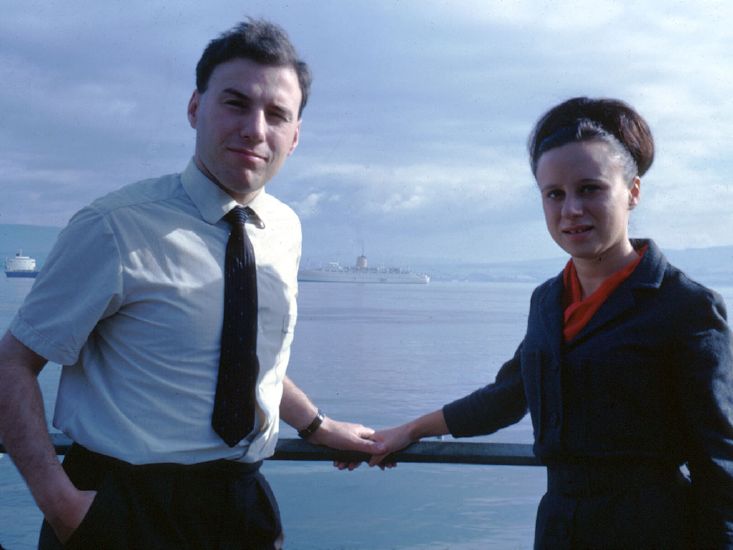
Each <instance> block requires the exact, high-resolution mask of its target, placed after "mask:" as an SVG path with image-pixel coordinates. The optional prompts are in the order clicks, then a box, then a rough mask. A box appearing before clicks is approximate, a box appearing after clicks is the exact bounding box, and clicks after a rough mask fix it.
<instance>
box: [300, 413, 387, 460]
mask: <svg viewBox="0 0 733 550" xmlns="http://www.w3.org/2000/svg"><path fill="white" fill-rule="evenodd" d="M308 442H309V443H313V444H314V445H324V446H326V447H331V448H332V449H339V450H341V451H356V452H359V453H366V454H370V455H374V454H381V453H384V452H385V447H384V445H383V444H382V443H381V442H380V441H377V440H376V439H374V430H373V429H371V428H367V427H366V426H362V425H361V424H352V423H351V422H340V421H338V420H333V419H332V418H328V417H327V416H326V417H325V418H324V419H323V423H322V424H321V425H320V427H319V428H318V429H317V430H316V431H315V432H314V433H313V435H311V436H310V437H309V438H308Z"/></svg>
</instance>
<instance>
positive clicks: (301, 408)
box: [280, 376, 318, 430]
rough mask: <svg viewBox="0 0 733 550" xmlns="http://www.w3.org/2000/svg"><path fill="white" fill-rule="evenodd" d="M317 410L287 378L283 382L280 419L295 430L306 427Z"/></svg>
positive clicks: (303, 393)
mask: <svg viewBox="0 0 733 550" xmlns="http://www.w3.org/2000/svg"><path fill="white" fill-rule="evenodd" d="M317 411H318V408H317V407H316V406H315V405H314V404H313V402H312V401H311V400H310V399H309V398H308V396H307V395H306V394H305V392H303V390H301V389H300V388H299V387H298V386H296V385H295V383H294V382H293V381H292V380H291V379H290V378H289V377H287V376H286V377H285V380H283V397H282V401H281V402H280V417H281V418H282V419H283V421H285V422H287V423H288V424H290V425H291V426H292V427H293V428H295V429H296V430H301V429H303V428H305V427H306V426H308V425H309V424H310V423H311V422H312V421H313V418H315V416H316V412H317Z"/></svg>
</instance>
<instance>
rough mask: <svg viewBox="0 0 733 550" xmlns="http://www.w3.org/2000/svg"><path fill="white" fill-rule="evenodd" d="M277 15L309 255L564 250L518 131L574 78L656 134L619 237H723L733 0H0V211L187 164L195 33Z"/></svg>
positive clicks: (197, 44)
mask: <svg viewBox="0 0 733 550" xmlns="http://www.w3.org/2000/svg"><path fill="white" fill-rule="evenodd" d="M247 16H254V17H264V18H267V19H270V20H272V21H274V22H276V23H278V24H280V25H281V26H283V27H284V28H285V29H286V31H287V32H288V33H289V35H290V37H291V39H292V41H293V43H294V44H295V46H296V48H297V49H298V50H299V52H300V54H301V56H302V57H303V58H304V59H305V60H306V61H307V62H308V63H309V65H310V66H311V69H312V71H313V73H314V83H313V88H312V96H311V99H310V101H309V104H308V106H307V107H306V110H305V112H304V114H303V122H302V129H301V136H300V144H299V146H298V148H297V150H296V151H295V153H294V154H293V156H292V157H291V158H290V159H289V160H288V162H287V163H286V165H285V167H284V168H283V170H282V171H281V172H280V173H279V174H278V175H277V176H276V177H275V178H274V179H273V180H272V181H271V182H269V183H268V187H267V189H268V192H270V193H271V194H273V195H275V196H276V197H278V198H280V199H281V200H283V201H285V202H286V203H287V204H289V205H290V206H291V207H292V208H294V209H295V211H296V212H297V213H298V214H299V215H300V218H301V220H302V223H303V237H304V244H303V262H304V264H306V265H310V264H317V263H319V262H323V261H328V260H339V261H346V262H351V261H353V259H354V258H355V257H356V256H357V255H358V254H360V253H361V252H362V251H363V252H365V253H366V254H367V256H368V257H369V258H370V260H371V261H372V264H375V263H390V262H391V263H392V264H394V263H397V264H400V263H401V264H409V263H410V262H419V261H423V260H436V261H445V262H495V261H506V260H513V259H520V260H521V259H534V258H547V257H556V256H562V255H563V253H562V251H561V250H560V249H558V248H557V246H556V245H555V244H554V243H553V242H552V240H551V239H550V237H549V236H548V234H547V230H546V228H545V224H544V219H543V216H542V209H541V204H540V196H539V192H538V191H537V188H536V184H535V182H534V179H533V177H532V173H531V171H530V169H529V164H528V162H527V154H526V139H527V135H528V134H529V132H530V130H531V128H532V125H533V124H534V122H535V121H536V120H537V119H538V118H539V116H540V115H541V114H542V113H544V112H545V111H547V110H548V109H549V108H551V107H552V106H554V105H556V104H557V103H559V102H561V101H563V100H565V99H567V98H569V97H574V96H578V95H587V96H591V97H615V98H619V99H623V100H625V101H627V102H628V103H630V104H631V105H633V106H634V107H635V108H636V109H637V110H638V111H639V112H640V113H641V114H642V115H643V116H644V117H645V118H646V119H647V121H648V122H649V125H650V126H651V128H652V131H653V133H654V135H655V139H656V146H657V154H656V159H655V162H654V165H653V166H652V168H651V170H650V171H649V173H648V174H647V175H646V176H645V177H644V178H643V180H642V196H641V203H640V205H639V207H638V208H637V209H636V210H635V211H634V212H633V214H632V221H631V229H630V232H631V235H632V236H636V237H652V238H654V239H655V240H656V241H657V242H658V243H659V244H660V245H661V246H662V247H663V248H668V249H679V248H688V247H708V246H717V245H731V244H733V185H731V180H730V178H731V174H733V155H732V154H731V153H732V151H731V140H730V138H729V135H730V133H731V132H733V55H731V51H733V3H732V2H727V1H725V0H723V1H708V0H698V1H696V2H681V1H679V2H670V1H669V0H659V1H649V2H644V1H634V2H631V1H608V0H596V1H594V2H584V1H566V0H556V1H548V2H545V1H539V0H538V1H529V0H527V1H516V2H514V1H509V0H504V1H499V0H495V1H494V0H451V1H448V0H414V1H405V0H389V1H388V0H365V1H357V0H354V1H350V0H338V1H336V0H304V1H297V0H291V1H281V0H273V1H241V0H240V1H220V0H212V1H210V2H201V1H200V0H199V1H196V2H193V1H188V0H176V1H173V0H170V1H160V0H124V1H117V0H108V1H105V2H99V1H98V0H91V1H82V0H63V1H57V0H42V1H38V0H22V1H21V0H0V74H2V75H3V85H2V86H1V87H0V112H1V113H2V123H0V190H1V199H0V223H2V224H8V223H13V224H16V223H17V224H37V225H53V226H63V225H65V224H66V222H67V221H68V219H69V218H70V216H71V215H72V214H73V213H74V212H75V211H76V210H78V209H79V208H81V207H83V206H84V205H86V204H88V203H89V202H91V201H92V200H93V199H94V198H96V197H98V196H100V195H103V194H105V193H107V192H109V191H112V190H114V189H116V188H119V187H121V186H123V185H125V184H127V183H131V182H133V181H137V180H140V179H145V178H149V177H155V176H159V175H162V174H168V173H172V172H180V171H181V170H183V168H185V166H186V164H187V162H188V160H189V159H190V157H191V155H192V153H193V145H194V137H195V135H194V131H193V130H192V129H191V128H190V126H189V124H188V121H187V119H186V106H187V103H188V99H189V97H190V95H191V92H192V90H193V88H194V67H195V64H196V62H197V61H198V58H199V56H200V54H201V52H202V51H203V49H204V47H205V46H206V44H207V43H208V41H209V40H210V39H212V38H214V37H215V36H217V35H218V34H219V33H221V32H223V31H225V30H227V29H229V28H231V27H232V26H234V25H235V24H236V23H237V22H239V21H241V20H243V19H244V18H245V17H247Z"/></svg>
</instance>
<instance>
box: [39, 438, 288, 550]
mask: <svg viewBox="0 0 733 550" xmlns="http://www.w3.org/2000/svg"><path fill="white" fill-rule="evenodd" d="M259 467H260V463H257V464H243V463H237V462H231V461H226V460H219V461H214V462H206V463H202V464H195V465H190V466H186V465H180V464H149V465H143V466H133V465H131V464H128V463H126V462H122V461H119V460H116V459H113V458H110V457H106V456H103V455H100V454H97V453H93V452H91V451H89V450H87V449H85V448H84V447H81V446H80V445H77V444H74V445H73V446H72V447H71V449H70V450H69V452H68V453H67V455H66V459H65V460H64V470H66V472H67V474H68V475H69V477H70V478H71V481H72V482H73V483H74V485H76V487H77V488H78V489H81V490H96V491H97V496H96V497H95V499H94V502H93V503H92V506H91V508H90V509H89V512H88V513H87V515H86V516H85V518H84V520H83V521H82V523H81V525H80V526H79V528H78V529H77V530H76V531H75V532H74V533H73V534H72V536H71V539H70V540H69V541H68V542H67V543H66V545H61V543H60V542H59V540H58V539H57V538H56V536H55V535H54V533H53V530H52V529H51V528H50V526H49V525H48V524H47V523H46V522H45V521H44V522H43V526H42V527H41V534H40V538H39V542H38V548H39V550H52V549H53V550H56V549H60V548H66V549H72V550H73V549H95V550H107V549H109V550H132V549H140V550H147V549H155V550H168V549H170V550H173V549H176V550H183V549H191V550H194V549H195V550H199V549H201V550H208V549H211V550H225V549H226V550H228V549H232V550H234V549H238V550H240V549H241V550H245V549H246V550H260V549H262V550H265V549H267V550H271V549H279V548H282V538H283V536H282V525H281V523H280V512H279V510H278V507H277V502H276V501H275V497H274V495H273V494H272V490H271V489H270V486H269V484H268V483H267V481H266V480H265V478H264V476H263V475H262V474H261V473H260V472H259Z"/></svg>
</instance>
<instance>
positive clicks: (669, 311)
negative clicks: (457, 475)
mask: <svg viewBox="0 0 733 550" xmlns="http://www.w3.org/2000/svg"><path fill="white" fill-rule="evenodd" d="M632 242H633V244H634V247H635V248H639V247H641V246H643V245H644V244H647V243H648V244H649V248H648V250H647V252H646V253H645V254H644V257H643V258H642V260H641V262H640V263H639V265H638V266H637V268H636V269H635V270H634V272H633V273H632V274H631V276H630V277H629V278H628V279H627V280H626V281H624V282H623V283H622V284H621V285H620V286H619V287H618V288H617V289H616V290H615V291H614V292H613V294H612V295H611V296H610V297H609V298H608V300H607V301H606V302H605V303H604V304H603V305H602V306H601V308H600V309H599V310H598V312H597V313H596V314H595V315H594V316H593V318H592V319H591V321H590V322H589V323H588V325H587V326H586V327H585V328H584V329H583V330H582V331H581V332H580V333H579V334H578V335H577V336H576V337H575V338H574V339H573V340H571V341H570V342H568V343H564V342H563V337H562V326H563V317H562V315H563V312H562V294H563V282H562V275H559V276H557V277H555V278H553V279H550V280H549V281H547V282H545V283H544V284H542V285H541V286H539V287H538V288H537V289H535V291H534V293H533V295H532V299H531V303H530V312H529V319H528V325H527V333H526V335H525V338H524V340H523V342H522V344H521V345H520V346H519V348H518V349H517V352H516V354H515V355H514V357H513V358H512V359H511V360H510V361H508V362H507V363H505V364H504V365H503V366H502V368H501V369H500V371H499V373H498V375H497V377H496V381H495V382H494V383H493V384H489V385H488V386H486V387H484V388H481V389H479V390H477V391H476V392H474V393H472V394H471V395H468V396H467V397H464V398H463V399H460V400H458V401H455V402H453V403H451V404H449V405H446V406H445V407H444V409H443V411H444V414H445V418H446V422H447V423H448V427H449V429H450V431H451V433H452V434H453V435H454V436H457V437H464V436H471V435H480V434H486V433H491V432H494V431H496V430H498V429H500V428H502V427H505V426H507V425H509V424H512V423H514V422H517V421H518V420H520V419H521V418H522V417H523V416H524V415H525V414H526V412H527V409H529V412H530V413H531V416H532V424H533V427H534V436H535V444H534V451H535V454H536V455H537V456H538V457H539V458H540V459H542V460H543V461H544V462H546V463H557V462H560V463H562V462H563V461H574V460H578V459H582V460H585V459H588V460H593V459H595V458H603V459H608V458H619V459H623V460H629V461H631V462H633V461H635V460H644V461H647V462H648V461H649V460H659V461H660V462H673V463H675V464H683V463H687V465H688V468H689V471H690V474H691V480H692V494H693V503H694V506H695V507H696V508H697V511H698V512H699V514H700V518H701V520H700V521H701V522H702V523H701V525H700V526H699V531H698V536H700V535H702V536H703V540H705V541H706V544H707V543H708V542H709V544H710V545H711V546H715V547H726V546H727V545H731V546H732V547H733V340H732V338H731V331H730V329H729V327H728V325H727V322H726V310H725V304H724V302H723V300H722V298H721V297H720V296H719V295H718V294H717V293H715V292H713V291H711V290H709V289H707V288H705V287H703V286H702V285H699V284H698V283H696V282H694V281H692V280H690V279H689V278H688V277H687V276H686V275H685V274H684V273H682V272H681V271H679V270H678V269H676V268H675V267H673V266H671V265H670V264H669V263H667V261H666V259H665V258H664V256H663V255H662V254H661V252H660V251H659V249H658V248H657V247H656V245H655V244H654V243H653V242H652V241H638V240H637V241H632Z"/></svg>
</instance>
